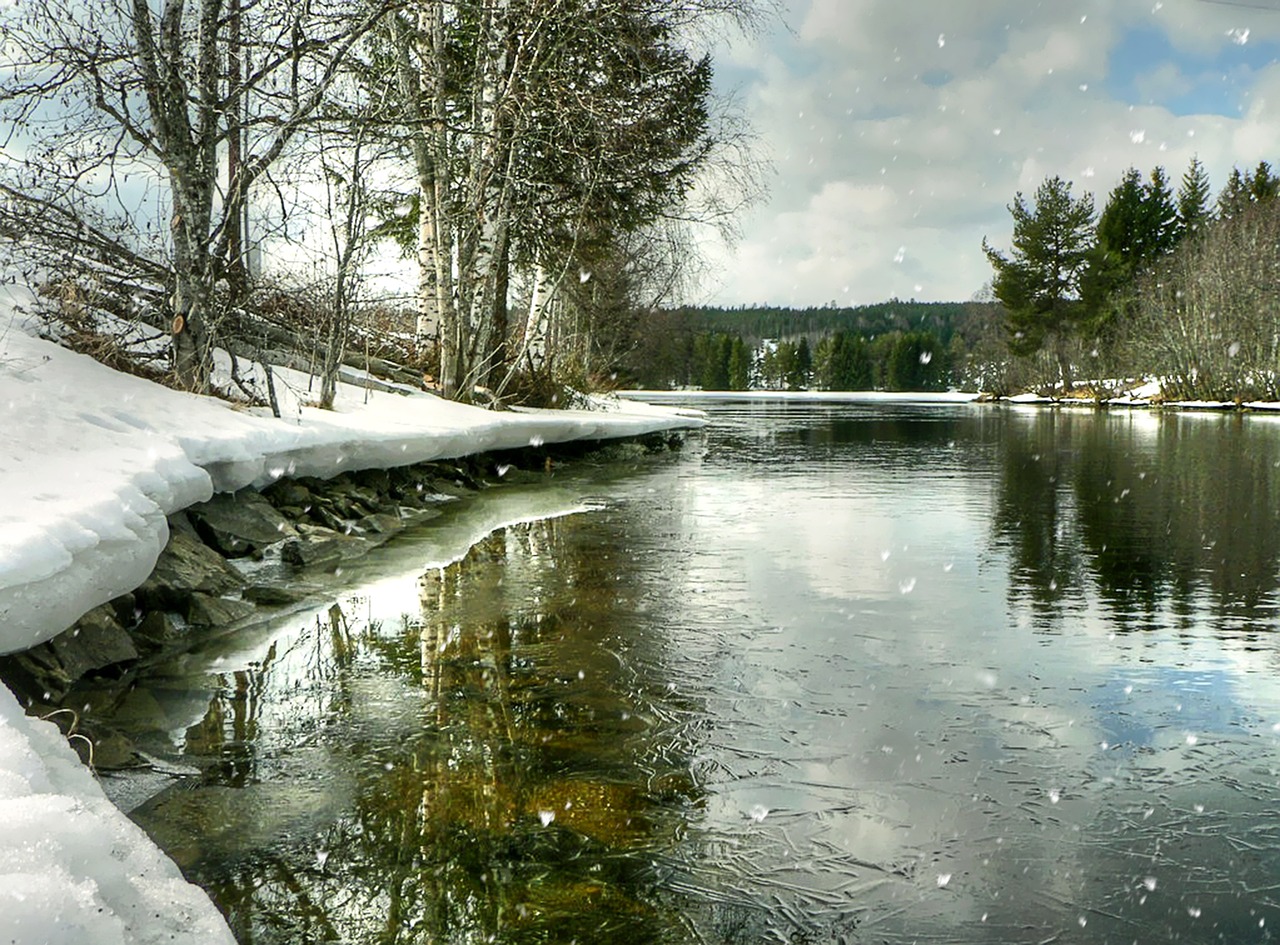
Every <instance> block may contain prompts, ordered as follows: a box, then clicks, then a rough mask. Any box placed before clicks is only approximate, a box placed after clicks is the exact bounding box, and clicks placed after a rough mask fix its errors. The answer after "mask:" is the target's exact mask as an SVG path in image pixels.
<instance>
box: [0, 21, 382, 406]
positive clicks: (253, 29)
mask: <svg viewBox="0 0 1280 945" xmlns="http://www.w3.org/2000/svg"><path fill="white" fill-rule="evenodd" d="M391 6H392V3H391V2H390V0H366V2H364V3H356V4H352V3H350V2H339V0H309V2H307V3H294V2H291V0H254V2H246V0H32V2H28V3H23V4H21V5H13V6H10V7H7V8H6V9H5V10H4V11H3V13H2V14H0V40H3V42H4V43H5V48H6V49H7V50H10V51H13V52H15V53H16V58H15V60H14V61H13V63H12V68H11V69H9V70H8V71H7V72H6V73H5V75H4V77H3V78H0V107H3V109H4V110H5V112H6V113H7V117H8V118H9V119H10V120H12V121H13V122H14V125H13V127H14V128H18V129H21V131H19V132H17V133H16V135H15V136H14V137H12V138H11V140H10V142H9V147H10V149H11V150H21V151H23V152H25V158H24V159H22V160H20V161H18V162H17V167H13V168H10V169H11V170H14V171H17V172H19V173H20V175H21V176H22V178H23V179H22V181H21V184H20V188H15V192H16V193H18V194H19V195H20V196H21V197H22V198H24V199H25V198H28V197H31V198H34V199H36V200H37V201H43V202H45V203H47V204H48V205H49V206H50V207H51V208H53V209H54V211H55V212H63V213H65V214H67V215H69V216H70V217H72V218H74V217H76V216H78V215H79V211H78V210H77V209H76V198H82V197H83V196H84V195H85V193H86V192H93V191H95V188H96V193H97V194H98V195H108V194H109V195H112V196H114V197H115V198H116V199H117V200H118V201H119V202H120V203H121V204H122V206H123V207H124V208H125V209H126V210H129V211H132V212H135V213H136V212H138V211H137V208H136V206H132V205H130V202H129V199H128V196H129V188H130V184H129V181H128V177H129V175H130V174H133V175H136V176H138V177H143V178H149V179H152V180H154V179H156V178H159V179H160V180H162V181H163V185H164V188H163V189H164V195H165V199H164V200H163V201H162V203H163V204H164V205H165V209H166V211H167V213H168V216H169V228H168V233H167V234H166V239H165V243H166V244H167V245H166V250H167V255H168V256H169V259H168V260H166V266H165V268H166V269H168V281H169V284H170V289H171V295H170V305H171V309H172V312H171V315H172V320H171V327H172V346H173V365H174V369H175V372H176V375H177V378H178V380H179V382H180V383H181V384H183V385H184V386H186V387H188V388H190V389H192V390H198V391H203V390H206V389H207V388H208V383H209V374H210V367H211V346H212V335H211V327H212V326H211V319H212V318H213V313H214V311H215V289H216V286H217V284H218V282H219V280H221V279H224V278H226V277H228V275H229V274H230V273H233V272H234V271H235V269H236V267H237V266H238V265H239V264H240V260H241V257H242V252H243V251H242V249H241V248H240V247H238V246H237V245H236V244H237V242H238V241H240V240H241V239H243V236H242V235H241V234H240V232H239V226H238V222H239V221H240V220H241V218H242V214H243V207H244V204H245V201H246V199H247V195H248V194H249V192H250V190H251V188H252V187H253V186H254V184H255V182H257V181H259V180H260V179H261V178H262V177H263V176H264V175H265V174H266V173H267V171H268V170H269V169H270V168H271V167H272V165H273V164H274V163H275V162H276V161H277V160H278V158H279V157H280V155H281V154H282V153H283V152H284V150H285V148H286V147H287V146H288V145H289V143H290V142H291V141H292V140H293V138H294V137H295V136H296V135H297V134H299V132H301V131H302V130H303V129H304V128H306V127H307V126H308V125H309V123H310V122H311V121H312V120H313V118H314V117H315V115H316V113H317V111H318V109H319V108H320V106H321V104H322V103H323V101H324V97H325V93H326V90H327V89H328V88H329V86H330V84H331V83H332V82H333V80H334V78H335V77H336V76H337V75H338V73H339V70H340V69H341V67H342V65H343V62H344V60H345V59H346V57H347V55H348V54H349V53H350V52H351V50H352V47H353V46H354V44H355V43H356V42H357V41H358V40H359V39H360V37H361V36H363V35H364V34H365V33H367V32H368V31H369V30H370V29H371V28H372V27H373V26H374V25H375V24H376V23H377V22H378V21H379V20H380V18H381V17H382V15H383V14H384V13H385V12H386V10H387V9H389V8H390V7H391ZM228 167H230V169H231V172H232V173H231V176H230V179H227V177H226V174H225V171H226V169H227V168H228ZM149 210H150V211H151V212H154V210H155V206H154V205H152V206H151V207H150V208H149Z"/></svg>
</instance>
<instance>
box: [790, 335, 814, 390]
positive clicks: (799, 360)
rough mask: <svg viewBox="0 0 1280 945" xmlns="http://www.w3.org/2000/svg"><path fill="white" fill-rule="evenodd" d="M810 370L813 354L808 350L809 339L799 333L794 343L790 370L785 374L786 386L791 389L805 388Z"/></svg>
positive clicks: (807, 384)
mask: <svg viewBox="0 0 1280 945" xmlns="http://www.w3.org/2000/svg"><path fill="white" fill-rule="evenodd" d="M812 370H813V355H812V354H811V353H810V351H809V339H808V338H807V337H805V336H804V335H801V336H800V340H799V341H798V342H797V343H796V354H795V360H794V361H793V363H792V365H791V372H790V373H789V374H788V375H787V386H788V387H789V388H791V389H792V390H805V389H807V388H808V386H809V375H810V373H811V372H812Z"/></svg>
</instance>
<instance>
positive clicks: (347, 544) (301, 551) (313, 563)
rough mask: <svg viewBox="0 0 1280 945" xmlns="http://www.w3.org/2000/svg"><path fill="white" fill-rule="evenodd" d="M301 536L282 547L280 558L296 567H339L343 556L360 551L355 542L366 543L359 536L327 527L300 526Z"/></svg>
mask: <svg viewBox="0 0 1280 945" xmlns="http://www.w3.org/2000/svg"><path fill="white" fill-rule="evenodd" d="M298 531H299V537H298V538H291V539H289V540H288V541H286V542H285V543H284V544H283V545H282V546H281V547H280V560H282V561H283V562H284V563H285V564H291V565H293V566H294V567H295V568H323V569H330V568H335V567H337V566H338V565H339V564H340V563H341V562H342V560H343V558H346V557H348V556H349V555H352V554H355V553H358V547H357V546H353V545H352V543H353V542H358V543H359V544H360V545H364V544H365V543H364V542H361V541H360V539H358V538H351V537H349V536H347V535H341V534H338V533H337V532H335V531H331V530H329V529H327V528H317V527H314V526H312V527H310V528H307V527H305V526H303V527H299V529H298Z"/></svg>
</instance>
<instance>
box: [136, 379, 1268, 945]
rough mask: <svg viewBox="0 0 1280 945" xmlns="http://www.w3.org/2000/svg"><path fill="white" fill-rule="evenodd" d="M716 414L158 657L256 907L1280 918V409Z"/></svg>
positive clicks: (1070, 924)
mask: <svg viewBox="0 0 1280 945" xmlns="http://www.w3.org/2000/svg"><path fill="white" fill-rule="evenodd" d="M712 418H713V421H714V422H713V425H712V427H711V428H710V429H709V430H708V431H707V433H706V434H705V437H703V438H700V439H696V440H694V441H692V442H691V443H690V444H689V445H688V446H687V447H686V449H685V451H684V452H683V453H682V454H681V455H679V456H678V457H674V458H668V459H665V460H661V461H657V462H652V463H649V464H647V465H642V466H637V467H634V468H631V469H628V470H619V469H617V468H614V469H610V470H601V471H599V473H598V474H597V473H596V472H590V471H588V472H581V471H580V472H578V473H575V474H573V475H564V474H562V475H558V476H557V477H556V478H554V479H553V480H552V481H551V482H550V483H549V484H548V486H547V487H546V489H547V493H546V494H550V493H552V492H554V494H555V495H556V496H557V498H556V501H555V503H553V505H554V508H553V507H552V506H551V505H548V506H547V507H545V508H544V509H543V511H544V512H546V513H547V514H556V515H557V517H553V518H545V519H537V520H528V519H530V518H534V516H520V515H515V514H512V513H511V512H510V510H506V511H504V512H503V513H502V514H500V515H497V516H491V517H490V518H488V519H485V518H484V517H483V515H481V517H480V518H478V519H475V520H474V522H473V523H472V524H470V525H466V526H465V527H464V528H463V529H462V530H463V531H468V530H469V531H470V532H471V533H477V532H478V533H479V534H487V537H485V538H483V539H482V540H480V541H479V542H478V543H477V544H475V545H474V546H473V547H471V550H470V551H469V552H467V553H466V554H465V555H464V556H460V553H443V552H442V551H441V550H440V549H439V548H438V547H436V546H435V545H434V544H433V542H435V541H438V540H439V538H438V536H439V535H440V534H443V533H441V532H434V533H433V532H432V530H431V529H429V528H428V529H424V530H422V531H420V532H418V533H416V534H415V535H412V536H408V537H407V539H406V541H405V542H402V543H399V544H398V545H396V546H394V547H393V549H391V550H389V551H388V554H389V555H390V557H389V558H386V559H383V561H384V566H385V569H386V570H385V573H384V574H381V575H375V574H372V573H370V574H367V575H364V576H363V577H360V579H359V581H358V582H357V583H356V584H355V585H354V586H352V587H351V588H350V589H349V590H348V591H347V592H345V593H344V594H343V595H342V596H341V597H340V598H339V599H338V600H337V602H336V604H335V606H333V607H332V608H329V607H326V608H321V609H320V610H317V611H315V612H310V613H306V614H302V615H295V616H294V617H292V618H290V620H289V621H286V622H285V623H284V624H282V625H280V626H279V627H277V628H275V629H274V630H273V631H272V632H270V633H267V634H260V635H259V636H258V637H256V638H255V639H254V640H252V641H245V642H243V645H241V646H240V647H239V648H238V649H237V648H236V644H235V642H234V641H229V642H223V643H221V644H219V648H216V649H210V650H209V651H208V652H206V653H203V654H195V655H193V657H192V658H190V659H189V660H187V661H185V662H184V663H182V664H180V665H176V666H175V667H173V668H172V671H171V672H170V673H169V674H167V675H164V676H157V677H156V678H154V679H152V680H149V681H148V683H147V685H146V686H143V687H140V688H139V690H138V691H137V692H136V693H135V697H134V700H133V704H132V706H131V708H130V712H131V713H132V715H133V716H134V717H135V718H136V719H137V720H138V722H137V734H138V737H139V738H142V739H143V740H144V741H145V738H146V737H151V738H153V739H157V740H159V739H165V740H168V741H169V742H171V743H172V744H175V745H177V746H180V747H181V748H182V749H183V750H184V751H185V753H186V756H187V759H188V760H189V761H191V762H192V763H195V764H196V765H197V766H199V767H200V768H202V769H203V771H204V774H203V775H202V776H201V777H200V778H199V779H190V780H189V781H188V782H187V783H185V784H183V785H182V786H181V787H179V788H175V789H173V790H170V791H169V792H167V793H165V794H163V795H160V796H158V797H157V798H155V799H154V800H152V801H151V802H150V803H149V804H147V805H146V806H144V807H143V808H142V809H140V810H139V811H137V812H136V817H137V819H138V820H139V822H140V823H142V824H143V825H144V826H145V827H146V828H147V829H148V830H149V831H151V833H152V835H153V836H155V837H156V838H157V839H158V840H159V841H160V842H161V844H162V845H163V846H164V847H165V848H166V849H167V850H169V851H170V852H171V853H172V854H173V855H174V856H175V858H177V859H178V860H179V862H180V863H181V864H182V865H183V867H184V869H186V870H187V871H188V874H189V875H190V876H192V877H193V878H194V879H196V880H197V881H198V882H200V883H202V884H203V885H205V886H206V888H208V889H209V890H210V891H211V892H212V894H213V895H214V897H215V899H216V900H217V901H218V903H219V905H220V906H221V908H223V910H224V911H225V912H226V913H227V915H228V917H229V918H230V920H231V922H232V925H233V927H234V928H235V929H236V931H237V934H238V935H239V936H240V937H241V939H242V940H243V941H246V942H247V941H254V942H296V941H349V942H405V943H408V942H426V941H440V942H473V941H499V942H547V941H554V942H560V941H564V942H568V941H578V942H611V941H619V940H629V941H637V942H639V941H644V942H717V943H721V942H726V943H727V942H759V941H778V942H848V943H852V942H877V943H878V942H960V941H963V942H1047V941H1063V942H1066V941H1073V942H1131V941H1139V942H1165V941H1173V940H1178V941H1184V942H1211V941H1212V942H1218V941H1231V942H1242V941H1267V940H1269V939H1270V936H1271V931H1272V929H1273V928H1274V927H1275V924H1276V923H1277V922H1280V906H1278V904H1277V901H1276V900H1277V895H1280V879H1278V877H1280V836H1278V834H1280V826H1277V825H1278V824H1280V817H1277V808H1278V807H1280V801H1278V797H1280V787H1278V785H1280V684H1278V683H1277V678H1278V677H1277V672H1276V670H1277V648H1276V645H1275V632H1276V627H1275V605H1276V601H1277V586H1278V585H1280V581H1278V579H1277V575H1278V574H1280V528H1277V527H1276V526H1277V516H1278V515H1280V483H1278V482H1277V480H1276V478H1275V477H1276V475H1277V472H1276V463H1280V430H1277V429H1276V428H1274V427H1273V426H1271V425H1268V424H1252V423H1250V422H1248V421H1247V420H1245V421H1244V422H1241V421H1240V419H1239V418H1215V419H1211V420H1206V419H1201V418H1188V417H1177V416H1162V417H1155V416H1148V415H1132V414H1120V415H1117V416H1108V415H1105V414H1094V413H1085V412H1080V413H1068V412H1061V413H1060V412H1055V411H1012V410H1004V409H1000V408H990V407H977V406H968V405H963V406H957V405H931V406H928V407H925V406H900V405H899V406H895V405H839V404H820V405H808V406H799V405H794V404H793V405H786V406H780V405H776V404H769V403H767V402H761V403H744V404H726V405H722V406H718V407H715V408H714V409H713V412H712ZM492 498H493V497H488V498H485V499H482V500H479V502H478V503H477V506H476V508H477V509H480V508H483V507H484V503H486V502H489V501H490V500H491V499H492ZM500 501H507V500H505V499H500ZM530 501H532V502H534V504H536V501H537V500H533V499H530ZM468 514H472V515H477V514H480V513H479V512H471V513H468ZM486 522H487V524H485V523H486ZM433 535H434V536H435V537H433ZM474 537H475V534H469V536H468V537H467V539H466V541H465V542H464V543H463V544H465V545H470V544H471V541H472V539H473V538H474ZM415 556H416V558H417V561H418V565H419V566H416V567H414V566H412V563H413V561H414V559H415ZM374 566H375V567H376V564H375V565H374ZM350 577H351V576H348V578H350ZM147 707H149V708H147ZM148 731H150V733H151V734H150V735H149V736H148V735H147V732H148Z"/></svg>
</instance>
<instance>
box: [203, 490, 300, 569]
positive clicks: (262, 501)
mask: <svg viewBox="0 0 1280 945" xmlns="http://www.w3.org/2000/svg"><path fill="white" fill-rule="evenodd" d="M304 491H305V490H304ZM187 514H188V515H189V516H190V517H191V521H192V522H193V523H194V524H195V527H196V530H197V531H198V532H199V533H200V535H201V537H202V538H204V540H205V541H206V542H208V543H209V544H210V545H212V546H213V547H214V548H216V549H217V550H218V551H220V552H222V554H224V555H226V556H228V557H231V558H238V557H242V556H244V555H248V554H253V553H254V552H256V551H261V550H262V549H263V548H265V547H267V546H268V545H274V544H275V543H276V542H278V541H283V540H284V539H286V538H292V537H294V536H295V535H296V534H297V532H296V530H295V529H294V527H293V525H292V524H290V522H289V520H288V519H286V518H285V517H284V516H283V515H282V514H281V513H280V512H279V511H278V510H277V509H276V507H275V506H274V505H272V504H271V503H270V502H268V501H267V499H266V497H264V496H263V495H261V494H260V493H258V492H255V491H254V490H252V489H241V490H240V491H239V492H237V493H235V494H234V495H228V494H226V493H220V494H219V495H215V496H214V497H213V498H212V499H210V500H209V501H208V502H201V503H200V504H199V505H193V506H192V507H191V508H190V509H188V510H187Z"/></svg>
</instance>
